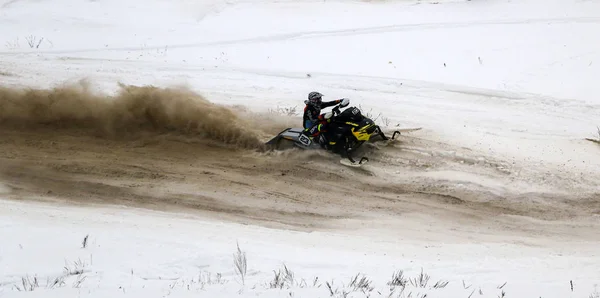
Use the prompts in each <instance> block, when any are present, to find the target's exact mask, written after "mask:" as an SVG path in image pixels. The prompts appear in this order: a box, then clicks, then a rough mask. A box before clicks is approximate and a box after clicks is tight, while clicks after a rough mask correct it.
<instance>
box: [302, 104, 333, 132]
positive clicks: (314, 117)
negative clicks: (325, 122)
mask: <svg viewBox="0 0 600 298" xmlns="http://www.w3.org/2000/svg"><path fill="white" fill-rule="evenodd" d="M341 102H342V100H341V99H337V100H332V101H324V102H321V104H320V105H318V106H317V105H314V104H310V103H307V104H306V106H305V107H304V115H303V116H302V125H303V126H304V128H305V129H307V128H310V127H312V126H313V125H315V124H317V122H318V121H320V120H322V119H319V116H320V115H321V109H324V108H327V107H331V106H334V105H336V104H339V103H341ZM307 121H310V122H311V124H310V126H307Z"/></svg>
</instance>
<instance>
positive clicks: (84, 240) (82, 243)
mask: <svg viewBox="0 0 600 298" xmlns="http://www.w3.org/2000/svg"><path fill="white" fill-rule="evenodd" d="M89 236H90V235H85V237H83V241H82V242H81V247H82V248H86V247H87V241H88V237H89Z"/></svg>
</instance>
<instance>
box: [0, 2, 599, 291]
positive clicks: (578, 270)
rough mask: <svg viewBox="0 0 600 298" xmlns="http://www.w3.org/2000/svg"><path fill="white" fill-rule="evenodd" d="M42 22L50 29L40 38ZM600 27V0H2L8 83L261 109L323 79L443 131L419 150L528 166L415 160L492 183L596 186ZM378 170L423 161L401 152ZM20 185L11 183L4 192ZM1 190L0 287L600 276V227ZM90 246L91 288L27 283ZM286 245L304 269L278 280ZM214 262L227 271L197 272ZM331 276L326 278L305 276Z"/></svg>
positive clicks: (493, 282)
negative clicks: (186, 96)
mask: <svg viewBox="0 0 600 298" xmlns="http://www.w3.org/2000/svg"><path fill="white" fill-rule="evenodd" d="M29 35H33V36H36V37H37V38H42V37H43V38H44V40H43V41H42V42H41V43H40V44H39V47H38V48H29V46H28V45H27V42H26V40H25V38H26V36H29ZM597 36H600V4H599V3H597V2H594V1H576V0H564V1H558V0H553V1H541V0H526V1H507V0H493V1H437V2H434V1H308V0H305V1H301V0H296V1H267V0H263V1H259V0H245V1H242V0H231V1H217V0H206V1H184V0H178V1H162V0H150V1H138V0H131V1H115V0H96V1H85V2H82V1H74V0H56V1H29V0H16V1H15V0H10V1H7V0H3V1H0V43H1V44H2V45H4V46H5V47H4V49H2V50H0V57H1V59H0V82H1V83H2V86H5V85H13V86H17V85H26V86H37V87H50V86H54V85H56V84H59V83H63V82H66V81H75V80H79V79H81V78H89V79H90V80H91V81H92V83H94V84H95V87H96V88H98V89H100V90H103V91H105V92H109V91H111V90H115V88H116V84H115V83H116V82H118V81H120V82H124V83H127V84H136V85H142V84H154V85H159V86H170V85H173V84H184V85H188V86H190V87H191V88H192V89H194V90H197V91H199V92H200V93H202V94H204V95H206V96H207V97H208V98H209V99H210V100H211V101H215V102H219V103H226V104H231V105H237V104H239V105H245V106H248V107H249V108H251V109H252V110H257V111H264V110H266V109H269V108H273V107H275V106H282V107H290V106H297V107H301V106H302V102H303V100H304V99H305V96H306V94H307V93H308V92H310V91H313V90H318V91H321V92H322V93H324V94H325V95H326V100H328V99H336V98H341V97H348V98H350V99H351V102H352V104H353V105H361V106H363V107H365V108H366V109H372V113H374V114H378V113H382V115H383V116H384V117H386V118H387V119H389V125H390V126H393V125H395V124H400V126H401V127H423V128H424V130H423V131H420V132H418V133H414V135H418V136H419V137H420V138H422V139H424V140H428V141H432V142H438V143H441V144H445V145H444V146H446V147H447V148H446V147H444V148H432V149H430V150H429V151H427V150H423V149H419V148H414V151H415V152H420V153H422V154H424V155H427V156H436V155H437V156H446V157H447V156H451V157H453V158H455V159H457V160H459V159H460V160H466V161H467V162H473V163H477V161H480V162H482V163H494V162H496V161H497V160H501V161H502V165H501V166H503V167H506V168H507V171H509V172H518V171H522V177H519V179H522V180H519V179H517V180H516V181H510V182H508V181H506V180H498V179H495V178H494V177H492V178H489V177H482V176H478V173H464V172H462V173H461V172H459V171H458V170H456V171H454V170H453V169H442V170H439V171H432V172H427V173H423V174H420V176H423V177H429V178H438V179H439V178H444V177H445V178H446V179H447V180H448V181H451V182H452V183H458V184H459V185H463V186H456V187H466V186H464V185H470V184H473V183H477V184H478V185H479V187H481V188H484V189H486V190H487V191H489V192H494V193H496V194H502V193H504V192H506V190H507V189H512V190H513V191H514V190H515V189H521V190H522V191H523V193H526V192H528V191H533V190H539V189H540V188H546V190H547V191H548V192H550V193H551V192H553V191H555V192H579V191H581V192H582V193H584V192H585V193H588V192H589V193H596V194H597V193H598V191H600V187H599V186H598V184H597V182H596V181H598V178H600V156H599V155H598V146H597V145H596V144H594V143H591V142H586V141H585V140H583V138H586V137H593V136H594V133H595V130H596V129H595V128H596V126H597V125H600V120H599V119H600V97H599V95H600V85H599V84H597V78H599V77H600V61H599V60H600V42H598V38H597ZM307 74H310V77H309V76H307ZM457 148H458V149H457ZM464 148H468V150H466V149H465V150H464V151H460V150H462V149H464ZM409 149H410V148H409ZM409 149H407V150H409ZM444 149H445V150H447V152H449V153H444V152H443V150H444ZM457 150H458V151H457ZM390 158H392V159H393V158H394V157H390ZM478 158H481V160H480V159H478ZM370 164H372V163H370ZM499 166H500V165H499ZM373 172H374V173H376V174H377V175H382V176H384V177H383V178H382V179H387V180H390V181H393V180H402V179H410V178H407V177H408V176H409V174H406V173H404V172H402V171H399V170H398V169H397V168H394V167H392V166H388V167H385V166H384V167H381V168H380V169H377V168H375V169H373ZM549 173H552V175H550V174H549ZM0 183H1V181H0ZM538 183H539V184H538ZM540 185H541V186H540ZM10 192H11V190H10V188H8V187H5V186H3V185H2V184H0V195H7V194H10ZM596 196H597V195H596ZM2 205H3V207H2V208H0V226H1V227H2V229H0V296H2V297H22V296H23V297H25V296H27V297H80V296H84V297H105V296H121V295H122V296H125V297H136V298H137V297H165V296H169V297H192V296H193V297H198V296H206V297H254V296H261V297H284V296H286V297H289V296H293V297H329V291H328V290H327V289H326V285H325V281H331V280H335V283H334V289H335V288H336V286H340V289H341V288H342V287H341V283H344V284H347V283H348V281H349V280H350V277H351V276H353V275H355V274H356V273H359V272H360V273H364V274H366V275H367V276H368V277H369V278H371V279H372V280H373V281H374V283H375V284H376V291H380V292H381V295H379V294H377V292H376V291H374V292H371V297H379V296H382V297H388V293H389V287H388V286H387V285H386V284H385V283H386V282H387V281H389V280H390V277H391V274H392V273H393V272H394V270H405V273H406V274H407V275H408V276H410V277H414V276H416V274H418V273H419V272H420V270H421V268H423V269H424V272H425V273H427V274H429V275H431V276H432V281H431V283H434V282H435V281H437V280H448V281H450V283H449V285H448V286H447V287H445V288H443V289H430V288H429V287H428V288H426V289H416V288H414V287H411V286H408V287H407V289H406V290H405V292H404V293H403V295H405V296H400V297H408V293H409V292H411V291H412V295H413V296H412V297H420V296H416V295H417V294H418V293H427V297H469V295H470V294H471V293H472V292H473V290H475V293H474V294H473V295H472V296H471V297H497V296H498V295H500V294H501V289H498V286H501V285H502V284H503V283H504V282H507V284H506V285H505V287H503V289H504V290H505V291H506V293H507V294H506V295H507V296H506V297H588V296H589V295H590V294H591V293H592V292H593V291H594V285H595V284H597V283H599V282H600V273H599V271H598V269H597V268H599V267H600V257H599V256H598V255H597V247H598V242H597V241H596V240H595V239H597V237H595V238H593V239H591V240H589V242H586V241H582V240H571V239H569V240H567V238H564V239H562V240H561V239H559V240H557V239H554V238H552V239H545V238H544V237H543V235H532V236H531V238H530V239H521V238H519V237H517V236H515V235H511V234H510V231H509V232H506V234H503V235H498V236H496V237H492V236H488V237H486V238H485V240H481V239H480V240H477V239H474V238H475V237H476V236H473V237H472V236H469V234H468V231H469V229H467V228H465V231H464V235H463V237H460V238H456V239H455V238H452V237H451V236H448V235H446V233H445V232H444V231H439V232H438V231H437V230H436V229H437V228H440V227H443V224H440V223H439V222H432V223H431V227H428V228H424V229H422V230H421V228H420V227H419V226H416V225H414V223H415V222H422V221H418V220H417V219H415V218H414V216H415V215H411V216H408V217H407V218H405V219H403V220H406V225H407V226H410V228H407V231H390V230H383V228H384V227H385V221H384V220H383V219H382V222H381V223H380V224H377V225H376V226H377V227H378V228H380V229H378V230H370V229H369V228H367V227H364V228H362V229H354V228H351V229H348V230H336V231H315V232H310V233H307V232H292V231H287V230H276V229H266V228H263V227H258V226H253V225H240V224H235V223H229V222H218V221H209V220H208V219H206V218H201V217H195V216H191V215H189V216H188V215H185V216H184V215H182V214H170V213H158V212H151V211H147V210H134V209H130V208H121V207H118V206H102V207H100V206H98V207H93V208H92V207H89V206H87V207H82V206H78V207H75V206H68V205H58V206H57V205H53V204H42V203H37V202H36V203H33V202H15V201H8V200H6V201H3V202H2ZM424 216H425V215H424ZM429 219H430V218H429ZM411 220H412V221H413V222H412V223H413V225H411ZM532 221H533V220H532ZM536 224H540V225H541V224H547V225H548V228H549V229H552V228H554V225H553V224H551V223H541V222H537V223H536ZM588 224H589V225H590V226H591V225H595V224H597V217H596V218H592V219H590V221H589V222H588ZM374 225H375V224H374ZM556 225H560V222H559V223H556ZM349 226H350V225H349ZM556 228H557V229H558V227H556ZM225 231H226V232H225ZM459 232H461V231H458V232H456V233H459ZM88 234H89V235H90V238H89V240H88V246H87V247H86V248H81V241H82V240H83V237H85V235H88ZM413 236H414V238H411V237H413ZM236 243H239V245H240V247H241V249H242V250H243V251H245V252H246V253H247V257H248V276H247V280H246V283H245V285H242V284H240V283H239V281H238V280H237V275H236V274H235V272H234V271H233V260H232V254H233V253H234V252H235V249H236ZM78 259H81V260H82V261H84V262H88V267H86V270H87V271H86V272H85V276H86V277H85V281H83V282H82V283H81V287H80V288H76V287H73V286H72V284H73V281H75V280H76V278H77V277H76V276H71V277H69V278H70V279H69V281H68V283H67V286H63V287H57V288H55V289H42V288H39V289H36V290H35V291H34V292H31V293H25V292H20V291H17V290H16V288H15V285H18V286H21V284H20V279H21V277H23V276H25V275H30V276H31V275H37V276H38V278H40V281H41V283H42V284H44V285H45V281H46V277H50V278H53V277H56V276H59V275H60V274H62V270H63V267H64V266H65V261H67V262H73V261H76V260H78ZM283 263H285V264H286V265H287V266H288V267H289V268H290V269H292V270H293V271H294V272H295V274H296V277H297V278H305V279H306V282H307V283H308V284H309V286H308V287H299V286H294V287H293V288H292V289H287V290H277V289H266V287H265V286H264V283H268V282H269V281H270V280H272V277H273V270H277V269H279V268H280V266H281V265H282V264H283ZM202 272H206V274H207V273H208V272H210V273H211V274H212V277H213V278H214V276H215V274H217V273H222V278H223V279H224V280H227V283H225V284H224V285H218V284H207V285H206V286H205V288H204V289H200V287H201V283H199V282H198V277H199V275H200V274H201V273H202ZM316 276H318V277H319V283H320V284H322V285H321V287H318V288H317V287H311V286H310V285H311V282H312V278H314V277H316ZM192 279H194V280H195V282H191V280H192ZM463 280H464V281H465V283H466V284H467V286H468V285H469V284H472V285H473V286H472V287H470V288H467V289H465V288H464V286H463V283H462V281H463ZM571 280H572V281H573V282H574V290H573V291H571V287H570V284H569V281H571ZM431 283H430V285H429V286H431V285H432V284H431ZM188 285H189V287H190V288H189V289H188ZM42 287H43V285H42ZM479 289H481V291H482V293H483V294H482V295H480V294H479V292H478V291H479ZM351 295H355V296H353V297H365V296H366V295H364V294H362V293H360V292H354V293H352V294H351ZM398 295H400V293H398V292H396V293H395V295H394V296H393V297H398Z"/></svg>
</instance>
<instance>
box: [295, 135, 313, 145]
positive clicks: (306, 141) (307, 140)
mask: <svg viewBox="0 0 600 298" xmlns="http://www.w3.org/2000/svg"><path fill="white" fill-rule="evenodd" d="M298 141H300V143H301V144H302V145H304V146H310V138H308V137H307V136H306V135H305V134H300V137H299V138H298Z"/></svg>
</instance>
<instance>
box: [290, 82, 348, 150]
mask: <svg viewBox="0 0 600 298" xmlns="http://www.w3.org/2000/svg"><path fill="white" fill-rule="evenodd" d="M322 99H323V94H321V93H319V92H316V91H313V92H310V93H309V94H308V100H305V101H304V103H305V104H306V106H305V107H304V115H303V117H302V121H303V126H304V132H303V133H304V134H305V135H307V136H310V137H313V138H314V137H316V136H318V135H319V134H320V133H321V131H323V130H324V129H325V128H326V124H327V123H328V122H329V119H330V118H331V116H333V113H332V112H328V113H325V114H321V109H324V108H327V107H331V106H334V105H336V104H340V103H341V106H344V107H345V106H347V105H348V104H349V101H350V100H349V99H347V98H342V99H337V100H333V101H326V102H323V100H322ZM324 124H325V125H324Z"/></svg>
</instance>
